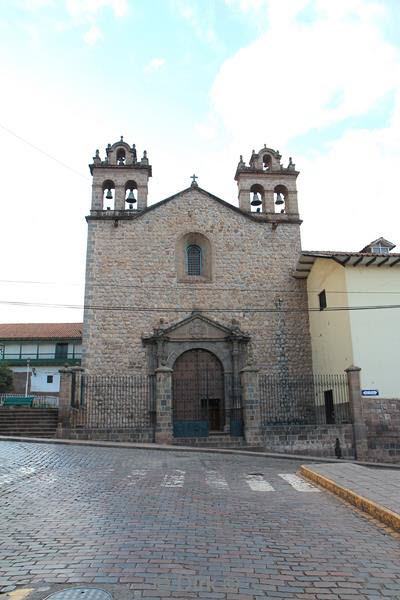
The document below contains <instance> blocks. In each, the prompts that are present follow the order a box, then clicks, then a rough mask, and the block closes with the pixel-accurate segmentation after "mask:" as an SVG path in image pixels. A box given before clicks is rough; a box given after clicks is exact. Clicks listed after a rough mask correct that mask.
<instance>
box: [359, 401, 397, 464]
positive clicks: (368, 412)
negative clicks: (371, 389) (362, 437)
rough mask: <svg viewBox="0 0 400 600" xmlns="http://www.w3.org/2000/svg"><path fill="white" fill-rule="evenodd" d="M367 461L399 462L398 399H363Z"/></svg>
mask: <svg viewBox="0 0 400 600" xmlns="http://www.w3.org/2000/svg"><path fill="white" fill-rule="evenodd" d="M362 411H363V417H364V420H365V424H366V426H367V442H368V460H373V461H380V462H396V463H398V462H400V399H396V398H394V399H393V398H392V399H387V398H363V399H362Z"/></svg>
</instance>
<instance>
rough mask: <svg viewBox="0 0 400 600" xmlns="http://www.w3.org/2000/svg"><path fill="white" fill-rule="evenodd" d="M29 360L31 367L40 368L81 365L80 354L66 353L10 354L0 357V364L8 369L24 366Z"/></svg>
mask: <svg viewBox="0 0 400 600" xmlns="http://www.w3.org/2000/svg"><path fill="white" fill-rule="evenodd" d="M28 360H29V365H30V366H31V367H40V366H43V367H44V366H60V367H62V366H64V365H68V366H71V367H72V366H79V365H80V364H81V356H80V354H75V353H68V354H58V355H57V354H54V353H52V354H41V353H39V354H37V353H34V354H25V353H24V354H10V353H4V355H0V364H2V363H6V364H7V365H9V366H10V367H20V366H26V364H27V362H28Z"/></svg>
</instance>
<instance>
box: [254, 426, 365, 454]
mask: <svg viewBox="0 0 400 600" xmlns="http://www.w3.org/2000/svg"><path fill="white" fill-rule="evenodd" d="M263 433H264V448H265V449H266V450H267V451H270V452H283V453H285V454H304V455H307V456H329V457H331V458H335V442H336V438H339V441H340V446H341V449H342V456H343V457H344V458H353V457H354V448H353V427H352V425H285V426H275V425H274V426H268V427H264V428H263Z"/></svg>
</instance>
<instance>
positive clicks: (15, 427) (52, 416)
mask: <svg viewBox="0 0 400 600" xmlns="http://www.w3.org/2000/svg"><path fill="white" fill-rule="evenodd" d="M57 422H58V409H56V408H24V407H1V408H0V435H5V436H10V437H11V436H13V437H50V438H51V437H54V436H55V434H56V431H57Z"/></svg>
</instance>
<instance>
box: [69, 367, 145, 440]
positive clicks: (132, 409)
mask: <svg viewBox="0 0 400 600" xmlns="http://www.w3.org/2000/svg"><path fill="white" fill-rule="evenodd" d="M71 406H72V415H71V423H70V426H71V427H73V428H75V427H85V428H88V429H145V428H148V427H153V426H154V424H155V414H156V413H155V382H154V376H151V375H132V376H111V375H110V376H103V375H85V374H83V375H81V376H79V377H77V378H76V379H75V378H73V380H72V388H71Z"/></svg>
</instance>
